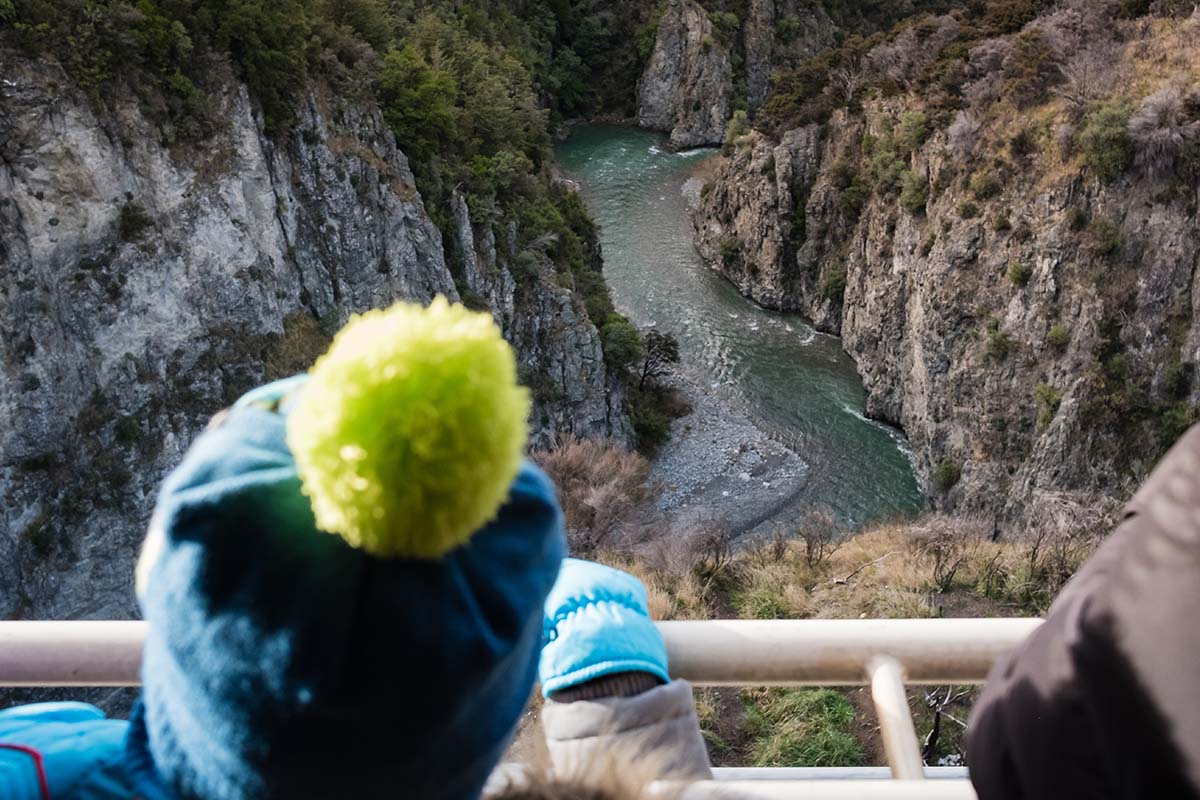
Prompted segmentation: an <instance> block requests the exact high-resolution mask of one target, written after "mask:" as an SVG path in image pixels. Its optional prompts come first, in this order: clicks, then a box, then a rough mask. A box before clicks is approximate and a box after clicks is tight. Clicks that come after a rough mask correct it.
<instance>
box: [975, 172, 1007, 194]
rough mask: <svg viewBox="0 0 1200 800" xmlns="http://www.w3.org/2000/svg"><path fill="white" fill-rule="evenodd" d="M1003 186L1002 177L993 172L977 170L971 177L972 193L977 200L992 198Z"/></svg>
mask: <svg viewBox="0 0 1200 800" xmlns="http://www.w3.org/2000/svg"><path fill="white" fill-rule="evenodd" d="M1003 188H1004V187H1003V186H1002V185H1001V184H1000V179H999V178H997V177H996V176H995V175H994V174H992V173H991V172H977V173H975V175H974V176H973V177H972V178H971V183H970V189H971V194H972V195H974V197H975V199H976V200H990V199H991V198H993V197H995V196H996V195H998V194H1000V191H1001V190H1002V189H1003Z"/></svg>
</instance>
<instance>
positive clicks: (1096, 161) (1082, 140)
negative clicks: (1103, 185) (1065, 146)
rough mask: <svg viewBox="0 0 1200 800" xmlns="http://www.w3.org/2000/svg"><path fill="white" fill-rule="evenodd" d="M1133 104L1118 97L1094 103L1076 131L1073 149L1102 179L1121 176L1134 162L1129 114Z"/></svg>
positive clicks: (1108, 179)
mask: <svg viewBox="0 0 1200 800" xmlns="http://www.w3.org/2000/svg"><path fill="white" fill-rule="evenodd" d="M1132 113H1133V106H1132V104H1131V103H1130V102H1129V100H1127V99H1125V98H1121V97H1117V98H1112V99H1109V100H1104V101H1102V102H1099V103H1096V104H1094V105H1093V106H1092V107H1091V109H1089V110H1088V112H1087V114H1086V115H1085V116H1084V118H1083V124H1082V125H1081V126H1080V128H1079V131H1078V132H1077V133H1076V134H1075V148H1076V149H1077V150H1078V151H1079V152H1080V154H1082V156H1083V163H1084V164H1086V165H1087V166H1088V167H1089V168H1090V169H1091V170H1092V171H1093V172H1095V173H1096V175H1097V176H1098V177H1099V178H1100V179H1101V180H1103V181H1111V180H1114V179H1116V178H1118V177H1120V176H1121V175H1122V174H1124V172H1125V171H1126V170H1127V169H1129V167H1130V166H1131V165H1132V164H1133V142H1132V141H1131V140H1130V138H1129V117H1130V115H1131V114H1132Z"/></svg>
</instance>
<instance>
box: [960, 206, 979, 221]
mask: <svg viewBox="0 0 1200 800" xmlns="http://www.w3.org/2000/svg"><path fill="white" fill-rule="evenodd" d="M957 210H958V216H960V217H962V218H963V219H975V218H976V217H978V216H979V206H977V205H975V204H974V203H971V202H964V203H959V204H958V209H957Z"/></svg>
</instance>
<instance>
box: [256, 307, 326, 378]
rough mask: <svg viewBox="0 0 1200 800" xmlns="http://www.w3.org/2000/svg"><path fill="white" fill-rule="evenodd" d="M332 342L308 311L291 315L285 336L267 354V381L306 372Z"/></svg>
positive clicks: (284, 322) (286, 321)
mask: <svg viewBox="0 0 1200 800" xmlns="http://www.w3.org/2000/svg"><path fill="white" fill-rule="evenodd" d="M331 341H333V339H332V337H331V336H330V335H329V334H328V333H326V332H325V330H324V329H323V328H322V327H321V323H320V322H319V321H318V320H317V319H316V318H315V317H313V316H312V315H311V314H309V313H307V312H305V311H297V312H295V313H292V314H289V315H288V316H287V317H285V318H284V320H283V335H282V336H280V337H279V338H278V339H277V340H275V341H274V342H273V343H272V344H271V346H270V347H269V348H268V350H267V353H266V359H265V361H264V364H263V370H264V372H265V373H266V378H267V380H272V381H273V380H276V379H278V378H288V377H291V376H292V375H296V374H298V373H301V372H304V371H305V370H307V369H308V368H309V367H311V366H312V365H313V362H314V361H316V360H317V356H319V355H321V354H322V353H324V352H325V351H326V350H327V349H328V348H329V343H330V342H331Z"/></svg>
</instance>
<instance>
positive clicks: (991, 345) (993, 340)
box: [986, 328, 1013, 361]
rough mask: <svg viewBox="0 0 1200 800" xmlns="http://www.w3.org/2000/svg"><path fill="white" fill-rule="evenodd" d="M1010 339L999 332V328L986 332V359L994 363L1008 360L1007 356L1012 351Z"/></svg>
mask: <svg viewBox="0 0 1200 800" xmlns="http://www.w3.org/2000/svg"><path fill="white" fill-rule="evenodd" d="M1012 346H1013V343H1012V339H1010V338H1008V335H1007V334H1005V333H1004V332H1003V331H1001V330H1000V329H999V328H993V329H992V330H989V331H988V337H987V350H986V355H987V357H988V358H991V359H994V360H996V361H1003V360H1004V359H1006V358H1008V354H1009V353H1010V352H1011V351H1012Z"/></svg>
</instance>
